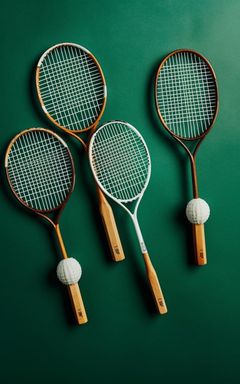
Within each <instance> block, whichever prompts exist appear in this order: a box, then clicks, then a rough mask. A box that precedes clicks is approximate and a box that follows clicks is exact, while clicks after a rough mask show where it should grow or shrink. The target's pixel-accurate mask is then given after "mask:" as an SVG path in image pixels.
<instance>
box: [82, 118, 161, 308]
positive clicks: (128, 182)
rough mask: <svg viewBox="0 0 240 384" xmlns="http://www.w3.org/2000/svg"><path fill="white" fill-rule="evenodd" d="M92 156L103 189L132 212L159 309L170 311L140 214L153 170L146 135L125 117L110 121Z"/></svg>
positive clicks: (92, 147)
mask: <svg viewBox="0 0 240 384" xmlns="http://www.w3.org/2000/svg"><path fill="white" fill-rule="evenodd" d="M89 160H90V165H91V169H92V172H93V175H94V177H95V180H96V182H97V183H98V185H99V187H100V188H101V190H102V191H103V192H104V193H105V194H106V195H107V196H109V197H110V198H111V199H112V200H114V201H115V202H116V203H118V204H119V205H120V206H121V207H123V208H124V209H125V210H126V211H127V212H128V214H129V215H130V217H131V219H132V221H133V224H134V227H135V230H136V233H137V237H138V240H139V244H140V247H141V251H142V255H143V258H144V262H145V267H146V273H147V276H148V280H149V283H150V286H151V289H152V292H153V296H154V299H155V302H156V305H157V309H158V311H159V312H160V313H161V314H163V313H166V312H167V308H166V304H165V301H164V297H163V294H162V290H161V288H160V284H159V281H158V277H157V274H156V271H155V269H154V267H153V265H152V262H151V260H150V256H149V254H148V251H147V248H146V245H145V242H144V239H143V236H142V233H141V229H140V226H139V223H138V218H137V212H138V206H139V203H140V201H141V199H142V197H143V194H144V192H145V190H146V188H147V185H148V182H149V178H150V174H151V161H150V156H149V152H148V148H147V146H146V144H145V142H144V140H143V138H142V136H141V135H140V133H139V132H138V131H137V130H136V129H135V128H134V127H133V126H131V125H130V124H128V123H124V122H122V121H112V122H109V123H106V124H104V125H102V126H101V127H100V128H99V129H98V130H97V131H96V132H95V133H94V134H93V136H92V138H91V140H90V145H89Z"/></svg>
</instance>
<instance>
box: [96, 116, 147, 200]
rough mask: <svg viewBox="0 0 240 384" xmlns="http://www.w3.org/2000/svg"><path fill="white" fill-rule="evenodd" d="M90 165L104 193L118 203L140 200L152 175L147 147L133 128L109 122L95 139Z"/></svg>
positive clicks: (120, 122)
mask: <svg viewBox="0 0 240 384" xmlns="http://www.w3.org/2000/svg"><path fill="white" fill-rule="evenodd" d="M89 161H90V165H91V169H92V172H93V175H94V178H95V180H96V182H97V184H98V185H99V187H100V188H101V189H102V191H103V192H104V193H105V194H106V195H107V196H109V197H110V198H111V199H113V200H114V201H116V202H118V203H129V202H132V201H134V200H136V199H139V198H140V197H141V196H142V195H143V193H144V191H145V189H146V188H147V185H148V182H149V179H150V175H151V159H150V154H149V151H148V148H147V145H146V143H145V141H144V139H143V137H142V136H141V134H140V133H139V132H138V130H137V129H136V128H134V127H133V126H132V125H131V124H129V123H126V122H123V121H119V120H116V121H109V122H107V123H106V124H103V125H102V126H101V127H99V128H98V130H97V131H96V132H95V133H94V134H93V135H92V137H91V140H90V144H89Z"/></svg>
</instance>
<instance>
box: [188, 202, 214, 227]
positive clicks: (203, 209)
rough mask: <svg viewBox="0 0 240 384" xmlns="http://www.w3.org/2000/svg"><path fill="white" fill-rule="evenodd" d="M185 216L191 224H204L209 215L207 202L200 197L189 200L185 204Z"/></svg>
mask: <svg viewBox="0 0 240 384" xmlns="http://www.w3.org/2000/svg"><path fill="white" fill-rule="evenodd" d="M186 216H187V218H188V220H189V221H190V223H192V224H204V223H205V222H206V221H207V220H208V218H209V216H210V208H209V205H208V203H207V202H206V201H205V200H203V199H200V198H197V199H192V200H190V201H189V203H188V204H187V206H186Z"/></svg>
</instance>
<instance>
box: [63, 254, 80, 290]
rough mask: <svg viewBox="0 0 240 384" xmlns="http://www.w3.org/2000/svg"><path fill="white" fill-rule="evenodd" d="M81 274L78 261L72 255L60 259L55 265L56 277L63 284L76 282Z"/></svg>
mask: <svg viewBox="0 0 240 384" xmlns="http://www.w3.org/2000/svg"><path fill="white" fill-rule="evenodd" d="M81 275H82V268H81V265H80V264H79V262H78V261H77V260H76V259H74V258H73V257H69V258H68V259H64V260H61V261H60V262H59V263H58V266H57V277H58V279H59V280H60V281H61V283H62V284H64V285H71V284H77V283H78V281H79V280H80V278H81Z"/></svg>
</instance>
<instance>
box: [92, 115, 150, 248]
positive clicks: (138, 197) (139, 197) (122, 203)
mask: <svg viewBox="0 0 240 384" xmlns="http://www.w3.org/2000/svg"><path fill="white" fill-rule="evenodd" d="M112 123H119V124H124V125H126V126H127V127H128V128H130V129H132V130H133V131H134V132H135V133H136V134H137V136H138V137H139V138H140V139H141V141H142V143H143V145H144V147H145V150H146V153H147V157H148V174H147V178H146V181H145V184H144V187H143V188H142V191H141V192H140V193H139V194H138V195H136V196H135V197H133V198H131V199H127V200H125V199H117V198H116V197H114V196H113V195H111V193H109V192H108V191H107V190H106V189H105V188H104V187H103V185H102V184H101V183H100V181H99V179H98V177H97V175H96V172H95V168H94V161H93V159H92V147H93V144H94V139H95V137H96V135H97V134H98V132H99V131H101V130H102V129H104V128H106V127H107V126H108V125H111V124H112ZM88 155H89V162H90V166H91V170H92V173H93V176H94V179H95V181H96V183H97V184H98V186H99V187H100V188H101V190H102V191H103V193H104V194H105V195H107V196H108V197H110V198H111V199H112V200H113V201H115V202H116V203H117V204H119V205H120V206H121V207H123V208H124V209H125V211H127V212H128V214H129V215H130V217H131V219H132V221H133V224H134V227H135V230H136V233H137V238H138V241H139V244H140V248H141V251H142V253H143V254H144V253H147V247H146V245H145V242H144V239H143V235H142V231H141V229H140V226H139V222H138V217H137V213H138V207H139V204H140V201H141V200H142V197H143V195H144V192H145V190H146V188H147V186H148V183H149V180H150V177H151V158H150V153H149V150H148V147H147V144H146V142H145V140H144V139H143V137H142V135H141V134H140V132H139V131H138V130H137V129H136V128H135V127H133V126H132V125H131V124H129V123H127V122H125V121H120V120H112V121H108V122H107V123H105V124H103V125H101V126H100V127H99V128H98V129H97V131H96V132H95V133H94V134H93V135H92V137H91V140H90V143H89V152H88ZM136 200H137V201H136ZM134 201H136V205H135V207H134V210H133V212H132V211H131V210H130V209H129V208H128V207H127V206H126V205H125V204H127V203H131V202H132V203H133V202H134Z"/></svg>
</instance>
